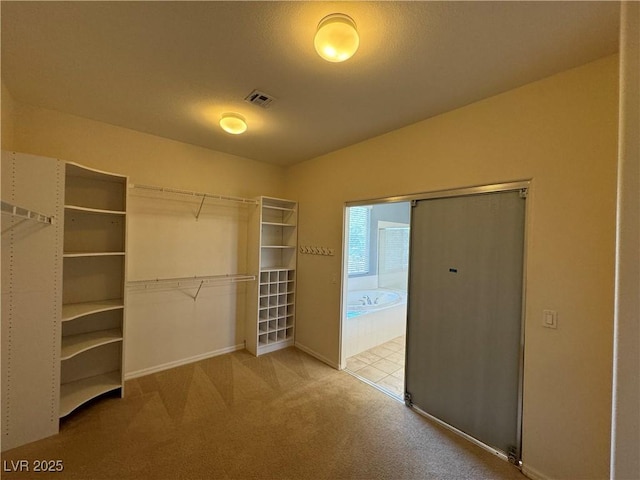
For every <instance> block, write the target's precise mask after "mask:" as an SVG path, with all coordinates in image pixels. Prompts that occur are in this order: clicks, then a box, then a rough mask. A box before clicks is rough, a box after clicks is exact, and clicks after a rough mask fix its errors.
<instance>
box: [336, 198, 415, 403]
mask: <svg viewBox="0 0 640 480" xmlns="http://www.w3.org/2000/svg"><path fill="white" fill-rule="evenodd" d="M345 213H346V215H345V225H346V229H345V232H346V235H345V244H344V258H345V267H344V281H343V285H344V292H343V293H344V294H343V308H342V312H343V317H342V358H343V363H344V364H345V369H346V370H347V371H348V372H349V373H352V374H354V375H355V376H357V377H358V378H360V379H362V380H364V381H366V382H367V383H370V384H372V385H373V386H375V387H377V388H379V389H381V390H383V391H385V392H386V393H388V394H390V395H393V396H394V397H396V398H398V399H402V398H403V396H404V375H405V373H404V363H405V343H406V337H405V333H406V314H407V282H408V268H409V236H410V232H409V228H410V216H411V204H410V203H409V202H396V203H378V204H370V205H354V206H348V207H346V212H345Z"/></svg>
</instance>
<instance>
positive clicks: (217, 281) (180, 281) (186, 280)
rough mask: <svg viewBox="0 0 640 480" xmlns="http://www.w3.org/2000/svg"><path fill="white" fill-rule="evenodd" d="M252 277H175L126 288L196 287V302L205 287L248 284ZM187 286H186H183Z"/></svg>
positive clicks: (129, 285)
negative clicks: (239, 283)
mask: <svg viewBox="0 0 640 480" xmlns="http://www.w3.org/2000/svg"><path fill="white" fill-rule="evenodd" d="M255 279H256V277H255V276H254V275H243V274H228V275H208V276H206V277H176V278H157V279H155V280H134V281H131V282H127V287H142V288H144V289H145V290H146V289H147V288H148V287H159V286H169V285H175V286H176V287H177V288H180V287H184V288H194V287H196V286H197V287H198V290H197V291H196V294H195V295H194V296H193V301H194V302H195V301H196V300H198V295H200V290H202V287H203V286H204V285H205V284H206V285H211V286H213V285H224V284H225V283H238V282H249V281H251V280H255ZM185 284H187V285H185Z"/></svg>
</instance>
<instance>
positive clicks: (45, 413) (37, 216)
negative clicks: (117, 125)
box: [0, 151, 64, 451]
mask: <svg viewBox="0 0 640 480" xmlns="http://www.w3.org/2000/svg"><path fill="white" fill-rule="evenodd" d="M0 180H1V181H2V248H1V253H2V262H1V264H2V302H1V303H2V336H1V339H2V347H1V348H0V353H1V356H2V361H1V362H0V364H1V367H2V368H1V370H2V388H1V389H0V390H1V391H2V401H0V407H1V408H0V410H1V411H2V442H1V443H2V450H3V451H4V450H7V449H10V448H15V447H19V446H20V445H24V444H26V443H29V442H33V441H36V440H39V439H41V438H44V437H48V436H50V435H54V434H56V433H58V429H59V417H58V403H59V398H60V375H59V374H60V372H59V368H58V367H59V362H60V311H61V308H60V300H61V296H60V284H61V282H62V255H61V253H62V239H63V224H62V221H59V219H62V218H63V195H62V191H63V186H64V162H62V161H60V160H56V159H53V158H47V157H40V156H36V155H28V154H23V153H17V152H7V151H3V152H2V175H0Z"/></svg>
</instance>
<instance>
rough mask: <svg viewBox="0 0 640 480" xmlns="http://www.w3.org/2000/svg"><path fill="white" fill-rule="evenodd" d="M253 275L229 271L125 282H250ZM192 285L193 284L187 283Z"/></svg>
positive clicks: (138, 283) (131, 284) (143, 284)
mask: <svg viewBox="0 0 640 480" xmlns="http://www.w3.org/2000/svg"><path fill="white" fill-rule="evenodd" d="M255 279H256V277H255V275H244V274H241V273H230V274H223V275H207V276H193V277H174V278H151V279H146V280H131V281H128V282H127V287H138V286H141V287H145V288H146V287H148V286H154V285H167V284H173V283H177V284H178V286H182V284H183V283H189V284H192V283H194V282H195V283H198V282H204V283H213V282H229V283H237V282H250V281H252V280H255ZM189 286H193V285H189Z"/></svg>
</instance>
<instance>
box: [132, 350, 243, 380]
mask: <svg viewBox="0 0 640 480" xmlns="http://www.w3.org/2000/svg"><path fill="white" fill-rule="evenodd" d="M243 348H244V344H243V343H241V344H239V345H233V346H231V347H225V348H221V349H219V350H214V351H212V352H207V353H201V354H200V355H194V356H193V357H188V358H183V359H180V360H176V361H174V362H169V363H163V364H162V365H156V366H154V367H149V368H143V369H141V370H135V371H133V372H126V373H125V374H124V379H125V380H131V379H133V378H138V377H144V376H145V375H150V374H152V373H156V372H161V371H163V370H169V369H170V368H175V367H179V366H181V365H187V364H188V363H193V362H198V361H200V360H204V359H206V358H211V357H217V356H218V355H224V354H225V353H231V352H236V351H238V350H242V349H243Z"/></svg>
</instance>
